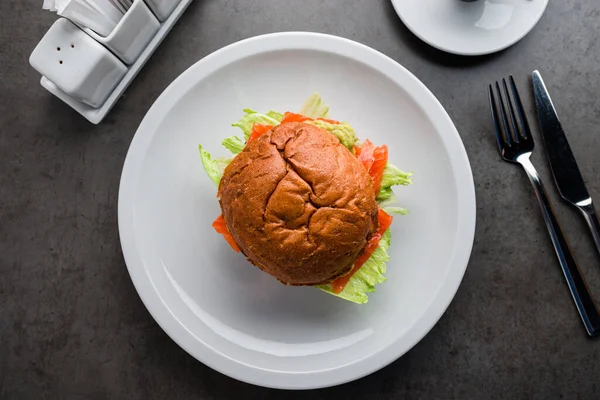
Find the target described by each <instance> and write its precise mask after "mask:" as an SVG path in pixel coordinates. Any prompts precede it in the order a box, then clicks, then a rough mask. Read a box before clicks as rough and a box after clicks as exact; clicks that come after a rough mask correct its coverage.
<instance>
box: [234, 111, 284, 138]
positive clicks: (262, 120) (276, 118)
mask: <svg viewBox="0 0 600 400" xmlns="http://www.w3.org/2000/svg"><path fill="white" fill-rule="evenodd" d="M244 112H245V113H246V115H244V116H243V117H242V118H241V119H240V120H239V121H238V122H235V123H233V124H231V126H237V127H238V128H240V129H241V130H242V132H244V139H246V140H248V138H249V137H250V133H252V125H254V124H263V125H273V126H275V125H279V122H281V120H282V119H283V114H280V113H278V112H275V111H269V112H268V113H266V114H261V113H258V112H256V111H254V110H251V109H249V108H246V109H244Z"/></svg>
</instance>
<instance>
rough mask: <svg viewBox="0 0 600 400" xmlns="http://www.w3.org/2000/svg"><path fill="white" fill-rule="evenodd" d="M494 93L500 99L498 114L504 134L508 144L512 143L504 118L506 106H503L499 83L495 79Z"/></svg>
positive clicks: (506, 120) (506, 121)
mask: <svg viewBox="0 0 600 400" xmlns="http://www.w3.org/2000/svg"><path fill="white" fill-rule="evenodd" d="M496 93H498V99H499V100H500V116H501V117H502V118H501V119H502V126H504V134H505V135H506V141H507V143H508V145H509V146H511V145H512V136H511V132H510V127H509V126H508V119H507V118H506V107H505V106H504V100H503V99H502V91H501V90H500V84H499V83H498V81H496Z"/></svg>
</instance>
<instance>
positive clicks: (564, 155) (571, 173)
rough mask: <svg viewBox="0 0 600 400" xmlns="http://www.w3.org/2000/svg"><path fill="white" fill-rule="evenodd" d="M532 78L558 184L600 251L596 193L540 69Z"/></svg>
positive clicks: (548, 150)
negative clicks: (583, 172) (586, 179)
mask: <svg viewBox="0 0 600 400" xmlns="http://www.w3.org/2000/svg"><path fill="white" fill-rule="evenodd" d="M532 80H533V94H534V97H535V106H536V109H537V115H538V120H539V123H540V129H541V131H542V136H543V138H544V143H545V145H546V146H545V147H546V155H547V156H548V160H549V161H550V169H551V170H552V175H553V176H554V181H555V182H556V187H557V188H558V191H559V193H560V195H561V196H562V198H563V199H565V200H566V201H567V202H568V203H571V204H572V205H574V206H575V207H577V208H578V209H579V211H581V213H582V214H583V217H584V218H585V221H586V222H587V224H588V227H589V228H590V231H591V233H592V237H593V239H594V243H595V244H596V249H597V250H598V252H599V253H600V222H599V221H598V216H597V215H596V210H595V209H594V205H593V204H592V197H591V196H590V193H589V192H588V190H587V187H586V186H585V182H584V180H583V176H581V171H579V167H578V166H577V161H576V160H575V156H574V155H573V151H571V146H569V141H568V140H567V135H566V134H565V131H564V130H563V127H562V124H561V123H560V120H559V119H558V114H557V113H556V109H555V108H554V104H552V99H551V98H550V94H549V93H548V90H547V89H546V85H545V84H544V80H543V79H542V75H541V74H540V73H539V71H533V74H532Z"/></svg>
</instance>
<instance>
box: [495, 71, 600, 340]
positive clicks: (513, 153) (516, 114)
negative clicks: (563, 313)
mask: <svg viewBox="0 0 600 400" xmlns="http://www.w3.org/2000/svg"><path fill="white" fill-rule="evenodd" d="M509 81H510V93H512V98H511V96H510V94H509V88H508V86H509V85H507V83H506V80H505V79H502V90H501V88H500V84H499V83H498V82H496V84H495V85H494V86H495V89H496V90H495V91H496V95H494V87H492V85H489V88H488V92H489V99H490V108H491V111H492V119H493V120H494V129H495V132H496V139H497V141H498V149H499V150H500V155H501V156H502V159H503V160H504V161H508V162H511V163H516V164H520V165H521V166H522V167H523V169H525V172H526V173H527V176H528V177H529V180H530V181H531V184H532V185H533V189H534V191H535V195H536V197H537V199H538V202H539V204H540V207H541V209H542V214H543V215H544V222H545V223H546V227H547V228H548V232H549V233H550V239H552V244H553V245H554V251H556V255H557V256H558V261H559V263H560V267H561V269H562V271H563V274H564V275H565V279H566V281H567V285H568V286H569V290H570V291H571V295H572V296H573V300H574V301H575V306H576V307H577V311H579V315H580V316H581V320H582V321H583V324H584V325H585V329H586V330H587V333H588V334H589V335H590V336H595V335H597V334H599V333H600V313H599V312H598V309H597V308H596V305H595V304H594V300H593V298H592V296H591V295H590V291H589V289H588V286H587V283H586V282H585V279H584V278H583V275H582V274H581V270H580V269H579V266H578V265H577V262H576V261H575V257H573V253H572V251H571V247H570V245H569V242H568V241H567V238H566V237H565V235H564V233H563V231H562V229H561V227H560V224H559V222H558V219H557V218H556V215H555V214H554V208H553V207H552V203H550V200H549V199H548V196H547V195H546V191H545V189H544V186H543V185H542V181H541V179H540V176H539V174H538V173H537V171H536V170H535V167H534V166H533V164H532V163H531V160H530V157H531V153H532V152H533V146H534V142H533V136H532V135H531V130H530V129H529V123H528V122H527V117H526V115H525V112H524V110H523V104H522V103H521V97H520V96H519V92H518V91H517V86H516V85H515V80H514V79H513V77H512V75H511V76H510V77H509ZM496 96H497V97H498V100H496ZM513 99H514V100H513ZM498 108H499V109H500V112H498ZM507 110H508V111H507ZM515 110H516V111H515Z"/></svg>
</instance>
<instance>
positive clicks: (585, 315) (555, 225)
mask: <svg viewBox="0 0 600 400" xmlns="http://www.w3.org/2000/svg"><path fill="white" fill-rule="evenodd" d="M519 163H520V164H521V165H522V166H523V168H524V169H525V171H526V172H527V176H528V177H529V180H530V181H531V184H532V185H533V189H534V190H535V196H536V197H537V199H538V202H539V204H540V207H541V209H542V214H543V215H544V222H545V223H546V228H548V233H550V239H551V240H552V244H553V245H554V251H555V252H556V255H557V257H558V261H559V263H560V267H561V269H562V271H563V274H564V276H565V280H566V281H567V285H568V286H569V290H570V292H571V295H572V296H573V301H575V306H576V307H577V311H579V315H580V316H581V320H582V321H583V324H584V325H585V329H586V331H587V333H588V335H590V336H596V335H598V334H600V313H599V312H598V309H597V308H596V305H595V303H594V299H593V298H592V296H591V294H590V290H589V288H588V285H587V283H586V281H585V278H584V277H583V274H582V273H581V270H580V269H579V266H578V265H577V261H575V257H574V256H573V252H572V251H571V246H570V245H569V242H568V241H567V238H566V237H565V235H564V233H563V231H562V229H561V227H560V223H559V222H558V219H557V218H556V215H555V213H554V207H552V203H550V200H549V199H548V196H547V195H546V190H545V189H544V186H543V185H542V181H541V179H540V176H539V175H538V173H537V171H536V170H535V167H534V166H533V164H532V163H531V161H530V160H529V157H526V158H525V157H523V158H521V159H519Z"/></svg>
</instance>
